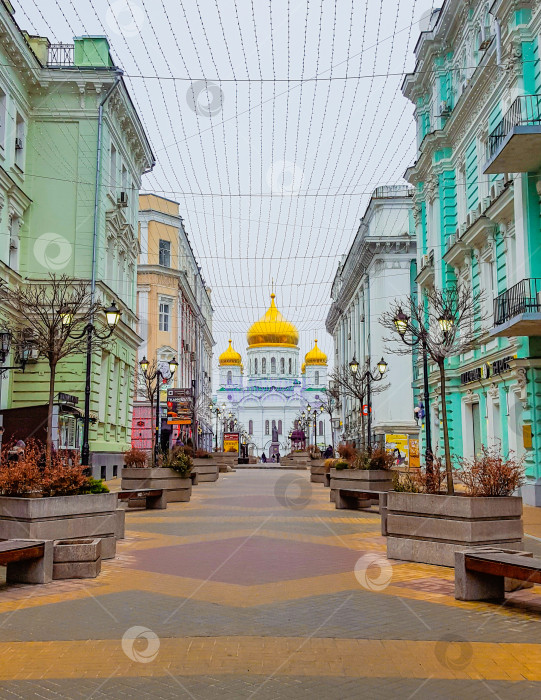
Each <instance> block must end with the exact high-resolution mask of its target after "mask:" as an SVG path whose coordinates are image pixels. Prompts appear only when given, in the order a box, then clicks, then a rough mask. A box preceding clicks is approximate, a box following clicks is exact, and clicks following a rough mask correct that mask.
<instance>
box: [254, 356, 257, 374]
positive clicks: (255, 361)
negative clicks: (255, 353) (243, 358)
mask: <svg viewBox="0 0 541 700" xmlns="http://www.w3.org/2000/svg"><path fill="white" fill-rule="evenodd" d="M254 365H255V367H254V369H255V373H256V374H257V357H256V358H255V360H254Z"/></svg>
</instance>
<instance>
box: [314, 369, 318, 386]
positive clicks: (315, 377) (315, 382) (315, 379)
mask: <svg viewBox="0 0 541 700" xmlns="http://www.w3.org/2000/svg"><path fill="white" fill-rule="evenodd" d="M314 384H319V372H316V373H315V374H314Z"/></svg>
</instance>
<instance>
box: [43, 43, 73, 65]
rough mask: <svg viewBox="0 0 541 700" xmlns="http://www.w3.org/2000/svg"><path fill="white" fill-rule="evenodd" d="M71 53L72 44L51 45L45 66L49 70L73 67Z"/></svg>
mask: <svg viewBox="0 0 541 700" xmlns="http://www.w3.org/2000/svg"><path fill="white" fill-rule="evenodd" d="M73 52H74V45H73V44H51V45H50V46H49V51H48V56H47V65H48V66H49V67H51V68H58V67H62V66H73Z"/></svg>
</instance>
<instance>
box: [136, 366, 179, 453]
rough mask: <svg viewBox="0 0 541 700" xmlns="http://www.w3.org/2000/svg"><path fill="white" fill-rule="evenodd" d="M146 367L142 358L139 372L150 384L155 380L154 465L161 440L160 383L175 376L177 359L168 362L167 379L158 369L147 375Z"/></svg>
mask: <svg viewBox="0 0 541 700" xmlns="http://www.w3.org/2000/svg"><path fill="white" fill-rule="evenodd" d="M148 365H149V362H148V360H147V358H146V357H143V359H142V360H141V362H140V363H139V366H140V367H141V370H142V371H143V374H144V375H145V377H146V379H149V380H150V381H151V382H153V381H154V380H156V426H155V431H156V433H155V435H156V437H155V442H154V464H157V463H158V452H159V449H160V438H161V432H162V431H161V427H162V426H161V423H162V421H161V416H160V383H161V381H162V380H163V379H166V380H167V379H171V378H172V377H173V375H174V374H175V371H176V369H177V367H178V362H177V358H176V357H174V358H173V359H172V360H171V361H170V362H169V377H166V376H165V375H164V374H162V371H161V370H160V368H159V367H158V368H157V369H156V371H155V372H152V374H151V375H149V374H147V372H148Z"/></svg>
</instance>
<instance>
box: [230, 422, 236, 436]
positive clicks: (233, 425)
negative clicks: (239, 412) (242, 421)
mask: <svg viewBox="0 0 541 700" xmlns="http://www.w3.org/2000/svg"><path fill="white" fill-rule="evenodd" d="M234 429H235V421H233V420H232V421H230V423H229V432H230V433H232V432H233V430H234Z"/></svg>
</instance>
